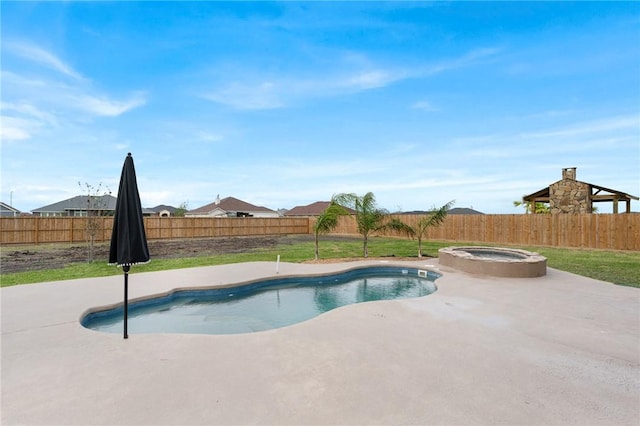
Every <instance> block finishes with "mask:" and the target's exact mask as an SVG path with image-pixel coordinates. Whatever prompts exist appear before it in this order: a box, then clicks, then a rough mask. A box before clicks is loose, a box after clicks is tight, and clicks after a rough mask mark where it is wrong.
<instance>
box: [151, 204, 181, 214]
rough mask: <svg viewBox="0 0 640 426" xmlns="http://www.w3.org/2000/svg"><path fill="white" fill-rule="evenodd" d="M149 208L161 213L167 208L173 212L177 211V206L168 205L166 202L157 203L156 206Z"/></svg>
mask: <svg viewBox="0 0 640 426" xmlns="http://www.w3.org/2000/svg"><path fill="white" fill-rule="evenodd" d="M147 210H151V211H152V212H155V213H160V212H161V211H164V210H166V211H168V212H169V213H172V214H173V213H175V212H176V208H175V207H173V206H167V205H165V204H160V205H157V206H155V207H150V208H148V209H147Z"/></svg>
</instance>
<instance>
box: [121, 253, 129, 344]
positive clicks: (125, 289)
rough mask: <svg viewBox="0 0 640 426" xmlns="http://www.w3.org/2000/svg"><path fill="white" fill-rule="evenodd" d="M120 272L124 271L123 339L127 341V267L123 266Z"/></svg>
mask: <svg viewBox="0 0 640 426" xmlns="http://www.w3.org/2000/svg"><path fill="white" fill-rule="evenodd" d="M122 270H123V271H124V338H125V339H128V338H129V335H128V334H127V312H128V310H129V301H128V299H129V265H123V266H122Z"/></svg>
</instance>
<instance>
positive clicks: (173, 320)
mask: <svg viewBox="0 0 640 426" xmlns="http://www.w3.org/2000/svg"><path fill="white" fill-rule="evenodd" d="M438 277H440V275H439V274H437V273H435V272H432V271H426V270H420V269H416V268H401V267H392V266H385V267H366V268H357V269H352V270H349V271H346V272H341V273H337V274H332V275H324V276H301V277H284V278H275V279H267V280H263V281H259V282H252V283H246V284H241V285H239V286H236V287H228V288H208V289H202V290H175V291H173V292H171V293H169V294H166V295H162V296H158V297H152V298H148V299H145V300H139V301H135V302H130V303H129V310H128V322H127V328H128V331H129V333H195V334H239V333H253V332H258V331H264V330H270V329H274V328H280V327H285V326H288V325H291V324H296V323H299V322H302V321H306V320H308V319H311V318H314V317H316V316H318V315H321V314H323V313H325V312H328V311H330V310H332V309H336V308H339V307H341V306H346V305H351V304H354V303H362V302H372V301H377V300H393V299H406V298H413V297H422V296H426V295H428V294H431V293H433V292H434V291H435V290H436V286H435V280H436V279H437V278H438ZM122 317H123V307H122V306H119V307H116V308H113V309H106V310H99V309H96V310H93V311H92V312H89V313H88V314H86V315H85V316H84V317H83V318H82V319H81V323H82V325H83V326H84V327H86V328H90V329H93V330H97V331H103V332H112V333H120V332H122V328H123V324H122Z"/></svg>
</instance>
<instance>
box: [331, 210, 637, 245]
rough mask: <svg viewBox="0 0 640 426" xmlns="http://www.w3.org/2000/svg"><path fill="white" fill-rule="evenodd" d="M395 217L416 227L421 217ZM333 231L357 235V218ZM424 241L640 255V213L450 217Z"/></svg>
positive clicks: (344, 219)
mask: <svg viewBox="0 0 640 426" xmlns="http://www.w3.org/2000/svg"><path fill="white" fill-rule="evenodd" d="M392 217H396V218H398V219H400V220H402V221H403V222H405V223H407V224H410V225H414V224H415V223H417V221H418V220H420V218H421V217H423V216H420V215H392ZM333 233H336V234H348V235H351V234H357V228H356V223H355V220H354V219H353V217H341V218H340V219H339V222H338V227H337V228H336V229H335V230H334V232H333ZM388 235H395V236H401V234H394V233H390V234H388ZM425 239H426V240H440V241H464V242H473V243H486V244H507V245H522V246H551V247H581V248H595V249H612V250H635V251H638V250H640V213H626V214H579V215H578V214H554V215H551V214H494V215H481V214H478V215H449V216H447V217H446V219H445V221H444V223H443V224H442V225H440V226H437V227H432V228H429V229H428V230H427V232H426V236H425Z"/></svg>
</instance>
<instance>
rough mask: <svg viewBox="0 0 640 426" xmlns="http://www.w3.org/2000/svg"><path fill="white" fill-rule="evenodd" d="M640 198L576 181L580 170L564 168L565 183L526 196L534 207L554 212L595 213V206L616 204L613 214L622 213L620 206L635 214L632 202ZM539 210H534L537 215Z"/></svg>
mask: <svg viewBox="0 0 640 426" xmlns="http://www.w3.org/2000/svg"><path fill="white" fill-rule="evenodd" d="M639 199H640V198H638V197H636V196H633V195H630V194H627V193H625V192H622V191H616V190H615V189H609V188H605V187H604V186H600V185H594V184H592V183H587V182H581V181H578V180H576V168H575V167H571V168H566V169H562V180H559V181H558V182H555V183H552V184H551V185H549V186H548V187H546V188H543V189H541V190H539V191H536V192H534V193H533V194H529V195H525V196H524V197H522V200H523V201H524V202H528V203H530V204H531V206H535V203H549V208H550V212H551V213H592V211H593V203H602V202H611V203H613V213H620V211H619V207H618V204H619V203H620V202H621V201H622V202H624V203H625V204H626V208H625V211H624V212H626V213H630V212H631V200H639ZM535 210H536V209H535V207H534V208H532V209H531V211H532V212H533V213H535Z"/></svg>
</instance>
